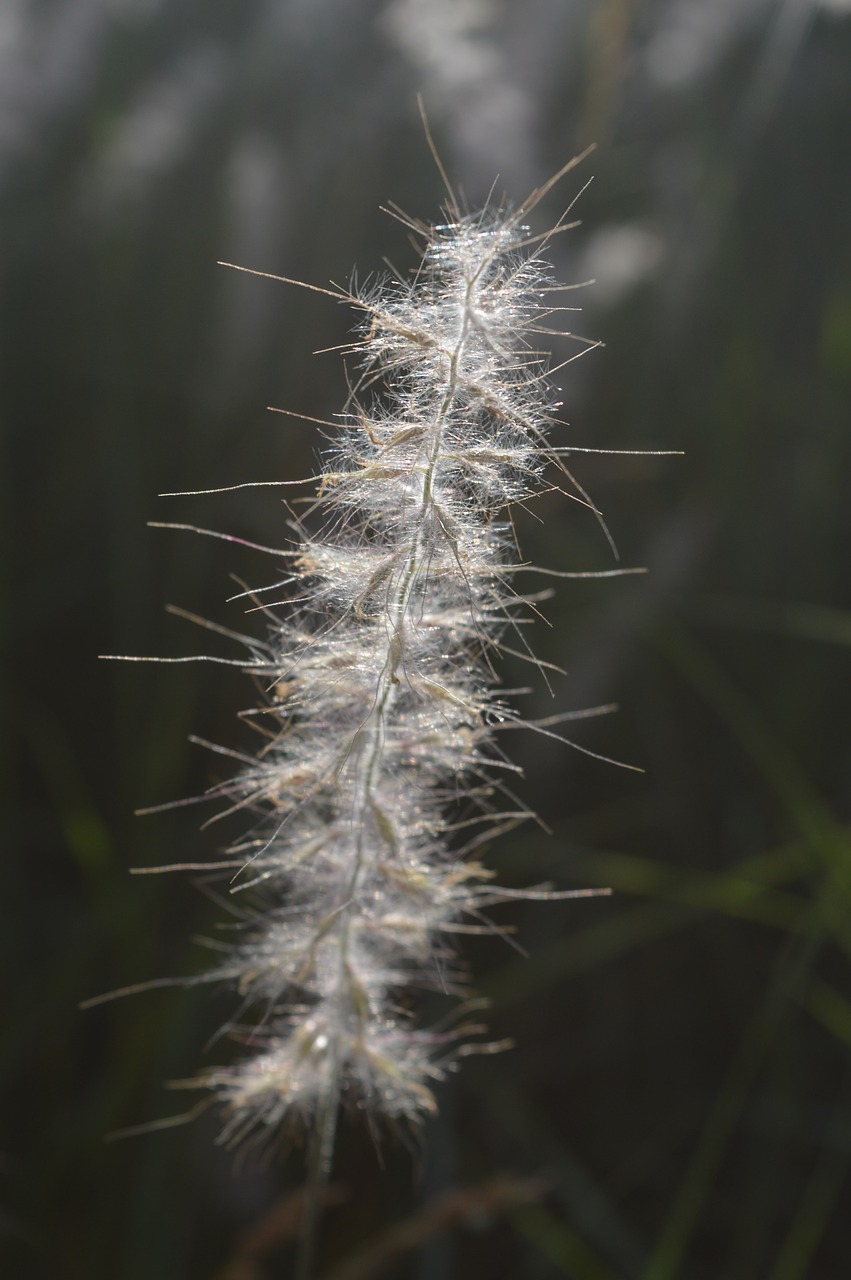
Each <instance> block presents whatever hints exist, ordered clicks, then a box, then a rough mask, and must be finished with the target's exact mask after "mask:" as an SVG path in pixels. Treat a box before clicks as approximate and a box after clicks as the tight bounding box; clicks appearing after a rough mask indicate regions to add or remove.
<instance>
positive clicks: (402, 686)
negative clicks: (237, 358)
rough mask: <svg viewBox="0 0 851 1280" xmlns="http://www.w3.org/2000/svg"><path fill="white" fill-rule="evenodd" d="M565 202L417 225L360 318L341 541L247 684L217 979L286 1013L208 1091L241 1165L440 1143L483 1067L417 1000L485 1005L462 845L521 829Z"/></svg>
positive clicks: (335, 479) (476, 877) (479, 890)
mask: <svg viewBox="0 0 851 1280" xmlns="http://www.w3.org/2000/svg"><path fill="white" fill-rule="evenodd" d="M574 163H575V162H574ZM568 167H570V166H568ZM560 176H561V175H560V174H559V175H556V177H557V178H558V177H560ZM555 180H556V179H553V181H555ZM551 185H552V183H548V184H547V185H546V187H544V188H541V189H540V190H538V191H536V192H535V193H533V195H532V196H531V197H529V199H528V200H527V201H526V202H525V203H524V204H523V205H521V206H520V208H519V209H517V210H515V211H514V212H510V211H506V210H505V209H503V208H489V209H486V210H485V211H484V212H482V213H478V214H475V215H461V214H460V213H459V211H458V209H457V206H455V205H454V202H451V204H450V208H449V211H448V221H447V222H445V223H443V224H441V225H438V226H433V227H426V226H424V225H422V224H419V223H409V225H410V227H411V229H412V230H413V231H414V232H415V233H416V234H417V235H418V236H420V237H421V238H422V239H423V240H424V242H425V249H424V253H423V257H422V262H421V264H420V266H419V268H418V270H417V272H416V274H415V275H414V277H413V278H412V279H411V280H410V281H400V280H389V281H385V282H383V283H381V284H380V285H378V286H375V287H372V288H371V289H369V290H367V291H365V292H363V293H361V294H360V295H358V296H352V297H351V298H350V299H349V300H350V301H351V302H353V303H354V304H355V305H356V307H357V308H358V309H359V311H360V312H361V315H362V322H361V326H360V330H359V332H358V338H357V341H356V342H354V343H353V344H352V350H353V352H355V353H356V357H357V359H358V361H359V362H360V366H361V376H360V379H359V382H358V383H357V387H356V391H355V393H353V395H352V399H351V401H350V403H349V405H348V406H347V409H346V411H345V413H344V414H343V415H342V429H341V431H340V432H339V436H338V439H337V440H336V442H335V444H334V446H333V449H332V451H331V453H330V454H329V456H328V457H327V460H326V461H327V467H326V470H325V472H324V474H323V475H322V476H321V483H320V485H319V489H318V494H317V497H316V501H315V504H314V507H313V509H312V517H311V519H310V521H309V523H310V527H311V528H314V529H318V530H319V532H315V533H313V534H312V535H308V534H307V533H304V535H303V541H301V544H300V545H299V546H298V547H297V549H296V551H295V552H294V553H293V552H290V553H288V554H289V555H290V556H291V565H292V572H291V580H292V582H293V583H294V584H296V585H295V586H294V589H293V596H294V600H293V603H292V604H291V605H290V606H289V608H288V611H287V613H286V616H284V617H283V618H280V619H278V618H276V619H275V620H274V623H273V625H272V628H271V631H270V634H269V637H268V639H267V641H266V642H265V644H260V643H258V644H257V645H256V646H255V648H254V656H253V658H252V659H251V661H249V662H247V663H246V664H245V666H246V670H248V671H250V672H252V673H253V674H254V675H255V676H257V675H258V674H261V675H262V676H263V677H264V678H263V681H262V683H263V684H264V685H265V686H266V688H267V689H268V701H267V705H266V706H265V708H264V709H263V715H264V720H265V722H266V724H267V725H271V726H272V729H273V732H272V733H271V735H270V738H269V741H268V745H267V746H266V747H265V749H264V750H263V751H262V753H261V754H260V755H259V757H258V758H257V759H256V761H255V762H254V763H252V764H251V765H249V766H248V767H247V768H245V770H244V771H243V772H242V773H241V774H240V775H239V776H238V777H236V778H235V779H234V780H233V781H232V782H231V783H230V784H229V785H228V787H227V793H226V794H227V795H228V799H229V801H230V803H231V804H232V805H233V806H234V807H237V808H245V809H246V810H249V811H250V812H251V814H252V816H253V819H254V826H253V828H252V840H251V843H250V849H251V852H250V857H248V859H247V862H246V865H245V867H244V868H243V871H242V873H241V876H240V877H238V878H237V881H236V887H237V888H240V889H245V888H248V889H249V891H250V894H251V895H252V897H253V902H252V908H251V910H250V912H247V913H246V916H245V924H244V932H243V934H242V936H241V940H240V941H239V942H238V943H237V944H236V945H234V946H233V948H232V949H231V950H230V951H228V952H226V953H225V954H224V958H223V959H222V960H221V962H220V964H219V965H218V967H217V968H216V969H215V970H214V972H213V973H212V974H209V975H208V978H221V979H224V980H226V981H228V982H229V983H231V984H232V985H233V986H234V987H235V988H236V990H237V991H238V992H239V994H240V996H241V997H242V998H243V1001H244V1008H249V1007H253V1008H254V1009H255V1010H259V1011H260V1012H259V1015H258V1018H259V1025H257V1026H253V1027H251V1028H246V1029H245V1032H244V1038H245V1039H246V1040H248V1041H249V1042H250V1047H249V1049H248V1051H247V1056H246V1057H245V1059H244V1060H243V1061H242V1062H239V1063H237V1065H235V1066H230V1067H227V1068H221V1069H218V1068H215V1069H212V1070H209V1071H207V1072H205V1073H204V1074H203V1075H202V1076H200V1077H198V1078H197V1080H196V1081H195V1083H196V1084H201V1085H203V1086H204V1087H205V1088H207V1089H210V1090H212V1091H213V1092H214V1094H216V1095H218V1096H219V1098H220V1099H221V1100H222V1101H223V1103H224V1104H225V1109H226V1113H227V1120H226V1123H225V1128H224V1132H223V1135H222V1138H223V1141H225V1142H227V1143H231V1142H236V1141H239V1140H241V1139H242V1138H244V1137H246V1136H247V1135H249V1134H252V1133H254V1134H258V1133H261V1134H262V1133H269V1132H271V1131H272V1130H276V1129H277V1128H278V1127H279V1126H280V1125H281V1124H282V1122H285V1121H289V1120H294V1119H295V1120H298V1121H299V1122H302V1123H304V1124H305V1125H307V1126H308V1127H310V1126H311V1125H312V1126H314V1128H316V1129H321V1131H322V1133H323V1135H324V1137H323V1139H322V1145H323V1146H324V1154H323V1155H322V1156H321V1159H322V1160H327V1157H328V1152H329V1145H330V1144H331V1143H332V1142H333V1130H334V1123H335V1121H334V1117H335V1116H336V1113H337V1110H338V1107H339V1105H340V1104H341V1103H343V1104H345V1103H349V1104H354V1105H357V1106H361V1107H364V1108H366V1109H368V1110H369V1111H370V1112H374V1113H377V1114H379V1115H383V1116H386V1117H388V1118H390V1119H392V1120H404V1121H408V1122H413V1123H416V1122H418V1121H420V1120H422V1119H423V1118H424V1117H425V1116H428V1115H429V1114H431V1113H432V1112H433V1111H434V1110H435V1106H436V1104H435V1097H434V1092H433V1086H434V1083H435V1081H437V1080H439V1079H440V1078H441V1076H442V1075H443V1074H444V1072H445V1071H446V1069H447V1066H448V1065H449V1064H450V1063H451V1062H452V1061H453V1059H454V1056H455V1054H456V1052H457V1050H456V1048H455V1047H454V1046H455V1040H456V1038H457V1036H458V1032H459V1028H458V1027H456V1028H455V1029H454V1030H451V1031H447V1030H445V1029H444V1030H442V1031H438V1030H434V1029H432V1030H424V1029H421V1028H417V1027H416V1026H415V1025H414V1024H413V1021H412V1014H411V1011H410V1006H409V1003H408V999H409V997H408V996H407V994H406V993H408V992H409V991H410V990H411V989H425V988H429V987H439V988H441V989H442V990H444V991H446V990H448V991H455V992H457V993H458V994H459V995H460V994H462V993H463V992H465V990H466V989H465V988H464V986H463V983H462V980H461V977H460V975H459V973H458V972H457V969H456V965H455V963H454V961H453V957H452V949H451V946H450V945H449V942H448V938H449V937H450V936H451V934H452V933H453V932H457V931H459V930H461V929H463V928H464V927H466V926H465V924H464V921H465V919H467V920H469V919H470V918H471V917H472V920H473V921H474V922H480V921H481V920H482V915H481V912H482V908H483V907H486V906H487V905H488V904H491V903H493V902H495V901H497V900H499V898H500V896H501V895H500V891H499V890H498V889H496V888H495V887H494V886H493V885H491V884H490V883H489V876H488V874H487V872H486V871H485V870H484V869H483V868H482V867H481V866H480V865H479V864H478V863H477V862H476V861H474V860H471V859H470V858H469V856H465V851H464V850H459V849H453V832H454V830H455V829H456V828H459V827H469V828H470V829H471V830H472V831H473V833H474V834H473V837H472V838H470V835H469V831H467V832H465V835H464V836H462V839H464V838H466V839H467V846H468V850H469V849H471V848H474V847H477V846H478V845H480V844H481V843H482V839H481V831H482V830H489V829H490V826H493V827H494V828H496V827H498V826H499V825H500V824H503V823H504V822H505V821H506V818H508V819H509V820H513V818H514V817H516V816H517V814H516V803H515V802H512V803H511V806H510V807H511V809H512V812H511V813H510V814H508V815H507V814H506V812H505V808H506V802H505V800H504V798H503V796H502V786H501V784H500V781H499V778H500V771H505V770H511V769H512V768H514V769H516V766H512V765H511V764H510V763H509V762H508V761H507V760H506V759H505V758H504V757H503V756H502V754H501V752H500V751H499V750H498V749H497V748H496V746H495V745H494V730H495V728H496V727H497V726H499V725H503V726H505V725H506V724H515V723H518V722H519V717H518V716H517V714H516V713H515V712H514V711H513V710H512V709H511V708H510V706H509V705H508V704H507V703H506V702H505V701H504V700H503V698H502V697H501V696H500V694H499V692H498V690H497V688H496V686H495V677H494V670H493V665H492V659H493V657H494V654H495V652H496V651H497V650H498V649H499V648H500V644H501V637H502V636H503V635H504V633H505V631H506V629H507V628H508V627H510V626H512V625H513V623H514V621H515V619H516V615H517V612H518V610H519V611H520V612H521V613H522V612H523V611H524V606H525V607H527V608H528V605H529V600H528V599H525V600H524V598H523V597H521V596H518V595H517V594H516V592H515V591H514V589H513V588H512V586H511V578H512V572H513V570H514V569H516V567H517V558H516V551H515V549H514V546H513V539H512V536H511V526H510V521H509V520H508V517H507V513H506V510H507V508H508V507H509V506H510V504H513V503H516V502H518V501H520V500H523V499H526V498H528V497H529V496H530V495H533V494H534V493H535V492H536V490H538V489H539V488H540V487H541V484H542V481H541V475H542V471H543V469H544V468H545V467H546V466H547V465H548V464H549V463H550V462H551V461H552V460H553V455H552V454H551V453H550V452H549V451H548V449H547V446H546V442H545V434H546V430H547V426H548V424H549V422H550V420H551V418H552V415H553V413H554V410H555V402H554V399H553V393H552V391H551V389H550V388H549V386H548V383H547V381H546V377H545V363H544V359H543V357H541V356H540V355H539V354H537V352H536V350H535V346H536V335H537V334H538V333H539V332H547V330H546V328H545V325H546V318H547V317H549V316H551V315H552V313H553V312H554V311H557V310H558V308H557V307H555V306H553V304H552V292H553V291H554V289H555V288H556V286H554V284H553V282H552V280H551V277H550V271H549V268H548V266H547V265H546V263H545V261H544V259H543V257H542V247H543V244H544V242H545V239H546V238H545V237H532V236H531V235H530V232H529V229H528V227H527V225H526V217H527V215H528V213H529V212H530V211H531V209H532V208H533V207H534V205H535V204H537V202H538V200H539V199H540V198H541V197H542V196H543V195H544V194H545V192H546V191H547V190H549V187H550V186H551ZM373 387H377V388H379V390H377V391H373V390H372V388H373ZM477 823H481V824H483V825H482V827H481V828H477V826H476V825H475V824H477ZM456 843H457V842H456ZM239 847H240V848H243V849H244V848H245V845H244V844H243V845H241V846H239ZM230 856H231V858H233V856H234V854H233V852H232V853H231V855H230ZM506 896H508V895H506Z"/></svg>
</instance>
